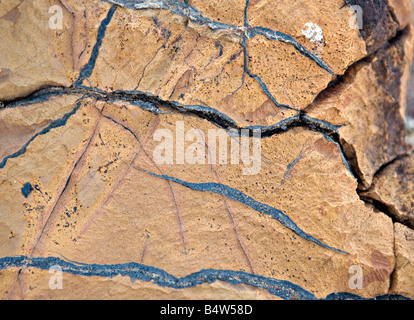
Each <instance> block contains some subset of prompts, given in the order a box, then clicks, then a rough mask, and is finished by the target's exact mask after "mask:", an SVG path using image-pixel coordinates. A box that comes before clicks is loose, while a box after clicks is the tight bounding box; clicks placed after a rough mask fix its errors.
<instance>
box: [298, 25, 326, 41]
mask: <svg viewBox="0 0 414 320" xmlns="http://www.w3.org/2000/svg"><path fill="white" fill-rule="evenodd" d="M302 34H303V35H304V36H305V37H306V38H308V39H309V40H310V41H312V42H317V41H323V32H322V29H321V28H320V27H319V26H318V25H317V24H316V23H312V22H306V23H305V27H304V28H303V29H302Z"/></svg>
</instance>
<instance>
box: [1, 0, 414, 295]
mask: <svg viewBox="0 0 414 320" xmlns="http://www.w3.org/2000/svg"><path fill="white" fill-rule="evenodd" d="M367 2H369V4H367ZM51 5H60V6H63V7H64V11H63V17H64V19H63V21H64V24H63V29H62V30H50V28H48V27H47V26H48V20H49V18H50V16H51V14H50V13H48V9H49V7H50V6H51ZM351 5H360V6H361V7H362V8H363V10H364V25H365V28H364V29H362V30H358V29H355V28H352V24H351V23H350V22H352V19H353V14H352V10H350V6H351ZM410 10H411V6H410V1H408V0H407V1H392V0H389V2H388V1H385V0H382V1H375V3H374V1H366V2H361V1H346V2H345V3H344V1H343V0H338V1H336V0H335V1H329V3H325V2H324V3H322V2H320V1H308V0H301V1H298V2H297V3H294V4H293V3H292V1H266V0H261V1H257V0H251V1H247V2H246V1H236V0H234V1H230V0H229V1H209V2H207V1H198V0H189V1H178V0H177V1H173V0H168V1H167V0H164V1H157V2H152V1H123V0H107V1H98V0H88V1H80V0H62V1H61V2H53V1H40V2H36V5H34V4H31V3H30V2H23V1H21V2H18V1H16V2H14V3H12V2H8V3H7V4H4V3H0V17H1V18H0V23H1V24H2V28H1V29H0V30H1V31H0V35H2V36H4V37H3V39H5V40H4V42H3V43H2V46H3V47H4V48H3V47H2V48H3V49H2V50H1V51H0V58H1V59H0V64H1V66H0V70H1V73H0V101H2V108H1V109H0V195H1V196H0V272H1V273H0V279H1V281H0V292H1V294H2V297H3V298H4V299H39V298H50V299H60V298H65V299H71V298H85V299H89V298H99V299H112V298H117V299H121V298H126V299H154V298H160V299H194V298H198V299H280V298H282V299H346V298H350V299H360V298H367V299H371V298H375V297H385V298H387V297H389V296H388V295H389V294H393V295H397V297H399V298H403V297H407V298H413V297H414V292H413V288H412V275H413V273H412V270H411V269H410V266H411V265H412V263H413V248H412V245H411V244H410V241H411V240H410V239H409V236H407V235H409V234H410V232H411V231H412V230H411V229H409V228H408V227H406V226H403V225H400V224H398V223H394V222H393V219H392V218H395V217H396V216H397V215H400V216H408V217H411V216H412V212H411V211H412V209H409V207H407V205H409V202H410V201H411V199H412V190H413V188H412V187H413V186H412V177H413V172H412V168H411V167H412V162H411V160H408V159H410V158H409V156H408V153H409V150H410V149H409V146H408V144H406V143H405V135H404V114H405V109H406V104H405V95H406V85H407V81H408V76H409V71H410V65H411V56H412V47H413V31H412V29H411V25H410V23H409V21H410V20H409V18H407V15H408V16H409V15H410ZM375 19H377V20H375ZM25 21H26V22H25ZM375 21H378V23H376V22H375ZM309 23H312V26H313V27H315V28H316V26H317V27H318V28H320V29H315V30H316V31H317V32H316V33H313V34H312V32H310V29H309V28H310V25H309ZM181 127H183V132H184V133H187V134H188V133H189V132H190V130H191V129H197V130H198V131H194V130H192V133H193V136H192V139H187V140H186V141H185V143H184V145H182V146H179V145H178V144H177V145H175V143H176V136H175V134H176V133H178V132H179V130H181V129H180V128H181ZM242 128H247V129H248V130H250V131H249V132H250V136H248V137H245V138H242V139H241V140H240V141H238V140H237V143H236V145H238V146H239V149H240V150H241V151H242V153H243V148H246V146H249V147H250V146H253V147H254V146H255V145H256V144H257V143H258V142H260V146H261V147H260V156H261V162H260V171H258V172H254V174H250V175H249V174H245V173H246V170H249V169H250V170H252V169H254V168H251V164H248V161H247V160H246V159H242V162H237V163H233V164H230V163H229V159H230V154H231V151H233V150H234V149H233V148H234V145H232V144H231V142H233V143H234V141H236V140H235V137H234V135H233V136H232V131H225V130H228V129H233V130H236V131H237V130H241V129H242ZM218 129H221V133H222V134H223V136H224V138H225V139H226V141H227V147H226V148H225V151H227V155H228V157H226V160H227V161H225V162H226V163H218V161H216V163H209V161H208V160H209V159H211V158H210V157H213V158H216V155H217V154H216V151H217V150H214V148H213V147H212V146H211V145H210V144H209V136H208V134H207V133H208V132H209V130H210V131H211V130H218ZM253 129H261V132H262V136H261V137H260V138H258V137H255V136H254V135H253ZM160 130H164V131H160ZM157 132H158V133H159V132H172V133H173V136H172V141H170V142H166V143H167V145H173V146H174V151H175V153H174V157H173V159H172V160H173V161H172V163H169V164H166V163H162V164H161V163H159V162H157V161H155V155H156V154H157V152H158V151H157V150H158V148H159V146H160V141H159V140H158V141H157V139H156V138H155V134H156V133H157ZM233 133H234V132H233ZM196 139H197V140H196ZM195 140H196V142H194V141H195ZM245 140H246V141H247V143H248V144H247V145H246V144H243V141H245ZM173 143H174V144H173ZM232 146H233V147H232ZM216 147H217V146H216ZM180 150H181V151H185V150H187V151H186V152H188V154H186V157H187V156H191V155H192V156H194V153H195V152H199V153H197V154H201V156H200V157H199V158H198V163H194V164H190V163H188V162H187V163H182V162H181V159H180V157H179V155H178V154H177V151H180ZM188 150H190V151H191V150H192V151H193V152H189V151H188ZM221 151H223V150H221ZM186 159H187V158H186ZM216 160H217V159H216ZM391 207H392V208H394V209H395V211H392V210H390V209H389V208H391ZM410 208H412V204H411V207H410ZM389 215H391V217H390V216H389ZM408 220H409V219H408ZM398 221H400V222H403V223H404V224H407V225H408V226H410V223H409V221H407V219H400V220H398ZM411 227H412V225H411ZM52 265H59V266H61V267H62V269H63V271H64V274H63V286H64V289H63V290H51V289H50V288H49V278H50V274H49V272H48V269H49V267H50V266H52ZM352 266H358V267H360V268H361V270H362V273H363V283H362V284H363V286H362V288H360V289H355V288H353V287H351V286H350V278H351V276H352V274H350V268H351V267H352ZM131 280H132V281H131ZM390 288H391V290H390Z"/></svg>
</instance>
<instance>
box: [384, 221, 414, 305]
mask: <svg viewBox="0 0 414 320" xmlns="http://www.w3.org/2000/svg"><path fill="white" fill-rule="evenodd" d="M394 230H395V257H396V266H395V271H394V273H393V276H392V286H391V288H390V292H391V293H397V294H402V295H404V296H406V297H409V298H411V299H414V285H413V284H414V281H413V280H414V279H413V276H414V265H413V258H414V257H413V254H414V231H413V230H412V229H410V228H408V227H406V226H404V225H402V224H400V223H395V224H394Z"/></svg>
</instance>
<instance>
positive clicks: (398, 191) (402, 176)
mask: <svg viewBox="0 0 414 320" xmlns="http://www.w3.org/2000/svg"><path fill="white" fill-rule="evenodd" d="M412 190H414V155H413V154H411V155H410V156H404V157H402V158H399V159H397V160H395V161H394V162H392V163H391V164H389V165H388V166H386V167H385V168H384V169H383V170H380V171H379V172H378V173H377V174H376V176H375V178H374V181H373V183H372V186H371V187H370V189H369V190H368V191H367V192H366V193H364V194H365V196H367V197H370V198H372V199H373V200H375V201H378V202H379V203H382V204H385V205H386V206H387V208H388V210H389V212H390V214H391V215H392V216H393V217H394V218H395V219H396V220H397V221H400V222H401V223H404V224H405V225H408V226H409V227H410V228H414V194H413V192H412Z"/></svg>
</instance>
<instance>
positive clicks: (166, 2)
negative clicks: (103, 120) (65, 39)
mask: <svg viewBox="0 0 414 320" xmlns="http://www.w3.org/2000/svg"><path fill="white" fill-rule="evenodd" d="M101 1H103V2H108V3H112V4H115V5H118V6H121V7H124V8H129V9H134V10H143V9H165V10H168V11H170V12H171V13H173V14H176V15H180V16H183V17H186V18H188V19H190V20H191V21H192V22H194V23H196V24H198V25H206V26H208V27H209V28H210V29H212V30H232V31H236V32H238V34H239V35H240V36H241V35H245V36H246V37H247V38H253V37H255V36H257V35H262V36H265V37H266V38H267V39H268V40H277V41H281V42H285V43H287V44H290V45H292V46H293V47H294V48H295V49H296V50H297V51H298V52H299V53H301V54H303V55H304V56H306V57H307V58H309V59H311V60H313V61H314V62H316V63H317V64H318V65H319V66H320V67H322V68H324V69H325V70H327V71H328V72H329V73H331V74H334V72H333V71H332V70H331V68H329V66H328V65H327V64H326V63H324V62H323V61H322V60H320V59H319V58H318V57H317V56H316V55H315V54H313V53H312V52H310V51H309V50H307V49H306V48H305V47H304V46H302V45H301V44H300V43H299V42H298V41H296V40H295V39H294V38H293V37H291V36H289V35H286V34H284V33H282V32H280V31H274V30H271V29H267V28H262V27H253V28H251V27H249V24H248V17H247V10H248V6H249V2H250V1H246V7H245V10H244V26H243V27H241V26H234V25H230V24H226V23H221V22H218V21H213V20H211V19H209V18H207V17H205V16H204V15H203V13H202V12H200V11H198V10H197V9H195V8H194V7H192V6H190V5H188V4H187V3H183V2H180V1H177V0H101Z"/></svg>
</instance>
